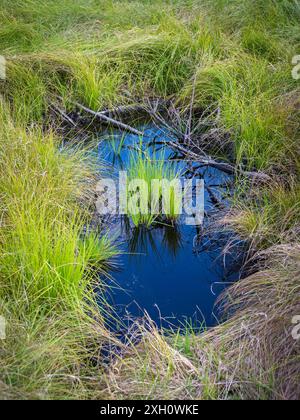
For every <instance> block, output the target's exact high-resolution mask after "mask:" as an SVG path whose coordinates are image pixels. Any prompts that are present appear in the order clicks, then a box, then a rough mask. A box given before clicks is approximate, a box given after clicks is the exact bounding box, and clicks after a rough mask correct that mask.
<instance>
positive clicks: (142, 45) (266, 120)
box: [0, 0, 300, 399]
mask: <svg viewBox="0 0 300 420" xmlns="http://www.w3.org/2000/svg"><path fill="white" fill-rule="evenodd" d="M299 34H300V3H299V1H298V0H245V1H242V2H241V1H239V0H180V1H179V0H178V1H176V0H174V1H162V0H151V1H150V0H149V1H147V0H139V1H138V0H136V1H127V0H120V1H110V0H76V1H71V0H60V1H54V0H47V1H40V0H39V1H38V0H23V1H20V0H2V1H1V5H0V55H1V56H4V57H5V62H6V79H5V80H0V94H1V97H0V122H1V124H0V175H1V176H0V315H1V316H3V317H5V319H6V320H7V331H6V337H7V338H6V340H1V341H0V353H1V358H0V396H1V398H3V399H8V398H13V399H31V398H32V399H55V398H59V399H72V398H79V399H107V398H118V399H119V398H120V399H123V398H148V399H149V398H150V399H151V398H157V399H159V398H162V399H164V398H166V399H168V398H179V399H186V398H197V399H253V398H254V399H297V398H299V395H300V390H299V383H300V382H299V375H300V369H299V366H300V352H299V341H297V340H294V339H293V337H292V334H291V330H292V328H293V325H292V318H293V317H294V316H295V315H299V313H300V308H299V295H300V284H299V280H300V279H299V262H300V250H299V216H300V189H299V180H300V178H299V170H300V164H299V137H300V136H299V134H300V124H299V121H300V118H299V117H300V99H299V93H300V86H299V80H296V79H295V78H293V77H292V59H293V57H294V56H295V55H297V54H299V53H300V51H299V49H300V37H299ZM161 108H162V109H161ZM128 109H130V113H129V114H130V118H128V112H127V111H128ZM137 109H138V110H141V109H142V110H143V114H144V113H145V112H146V114H147V117H149V119H150V120H151V121H152V122H154V123H155V124H159V125H160V126H164V127H165V129H167V130H168V131H169V132H171V133H172V136H171V137H170V138H169V139H168V143H169V146H171V147H172V148H173V150H177V152H178V153H180V154H181V157H183V158H188V159H191V160H192V161H193V162H194V163H195V162H198V163H199V165H200V166H201V165H202V166H203V165H204V166H205V167H214V168H215V169H216V168H217V169H218V170H219V169H220V170H225V171H226V172H227V173H229V172H230V175H231V176H233V177H234V180H235V190H234V194H233V195H232V197H231V206H230V210H228V211H225V212H223V213H222V217H220V218H219V219H218V221H217V224H218V229H219V230H220V229H221V230H226V229H234V230H235V232H236V233H237V234H238V235H239V237H240V238H241V240H243V241H247V244H248V259H247V269H248V274H249V276H247V277H246V278H244V279H242V280H241V281H238V282H236V283H235V284H234V285H232V286H231V287H229V288H228V289H226V293H225V295H224V296H223V300H222V305H223V309H224V313H225V314H226V319H225V321H224V322H223V323H222V324H221V325H219V326H216V327H214V328H212V329H209V330H208V331H207V332H205V333H202V334H198V333H196V332H195V331H191V330H189V329H187V330H186V333H185V334H182V333H176V332H175V333H173V334H169V335H164V334H163V333H162V332H161V331H160V330H159V329H158V328H157V326H156V325H155V324H153V323H152V322H151V321H148V322H145V323H139V322H136V323H135V325H134V328H133V331H134V334H133V335H132V337H131V338H130V339H129V340H128V341H127V342H126V343H125V344H124V342H120V341H119V340H118V338H117V337H116V336H115V335H114V334H113V332H112V331H111V330H110V329H108V328H107V316H109V315H108V314H109V313H110V308H109V307H108V303H107V302H106V299H105V294H103V293H102V294H101V293H100V294H99V293H98V292H97V293H96V292H95V290H96V289H97V290H99V282H100V286H101V281H102V279H103V278H104V277H105V275H106V271H107V262H108V261H109V262H110V264H116V261H117V260H116V258H117V254H118V253H119V252H120V251H119V250H118V249H117V248H116V247H115V245H114V244H113V243H112V241H111V238H110V237H109V236H108V235H107V233H106V231H105V229H103V227H102V225H101V224H98V225H97V226H96V227H95V223H94V219H93V213H94V208H95V188H96V183H97V180H98V179H99V162H97V161H96V159H93V154H92V153H90V151H91V149H93V147H95V144H92V143H93V140H91V139H92V137H93V136H94V137H95V133H96V134H97V135H99V133H102V134H103V133H107V132H106V131H105V130H104V129H107V126H108V127H110V126H111V125H113V126H114V128H116V126H115V123H113V121H117V122H119V123H121V124H123V125H122V127H123V129H124V130H125V131H126V130H128V129H133V130H134V131H135V132H136V133H137V134H139V133H140V124H139V123H138V122H137V121H136V113H134V112H133V114H134V116H131V111H132V110H137ZM86 110H88V112H87V111H86ZM93 113H94V114H93ZM139 113H140V111H138V114H139ZM112 120H113V121H112ZM124 124H127V126H129V128H128V127H127V128H126V127H125V126H124ZM119 127H120V126H119ZM122 143H123V140H121V141H120V143H114V146H113V147H114V148H115V151H116V152H117V153H116V154H120V153H121V149H122ZM140 153H141V152H140V151H135V153H132V157H131V160H130V165H129V172H130V174H131V176H132V177H136V174H138V175H139V176H140V177H141V178H142V179H144V180H145V181H146V182H147V183H148V182H149V180H151V178H152V177H153V176H154V175H155V176H157V177H158V178H161V177H165V178H167V179H169V178H170V177H171V176H172V177H173V178H174V177H175V178H176V177H177V176H179V172H177V170H174V168H173V167H169V166H168V165H166V164H162V163H161V162H162V161H163V160H162V159H160V156H159V155H157V156H156V158H154V159H153V156H151V159H150V158H149V155H148V156H147V151H146V152H145V153H146V154H144V153H142V155H141V154H140ZM103 166H105V165H103ZM174 171H175V172H174ZM100 175H101V171H100ZM212 194H213V191H212ZM216 200H217V197H216ZM217 201H218V200H217ZM167 219H168V220H167V221H168V222H172V223H173V224H175V223H174V221H176V202H175V201H174V200H173V205H172V206H171V208H170V212H169V214H168V217H167ZM131 220H132V222H133V223H134V225H136V226H139V225H140V224H143V225H146V226H148V227H149V226H150V225H151V224H152V223H153V221H154V220H149V218H146V219H145V215H143V214H138V215H131ZM227 247H230V243H229V244H227ZM249 267H250V269H249ZM100 289H101V287H100ZM136 343H138V344H137V345H135V344H136ZM107 346H109V347H110V348H112V349H114V348H118V353H117V356H118V357H115V358H112V360H111V363H110V364H109V365H107V362H106V361H105V362H104V360H103V357H102V356H103V351H102V350H103V349H106V348H107Z"/></svg>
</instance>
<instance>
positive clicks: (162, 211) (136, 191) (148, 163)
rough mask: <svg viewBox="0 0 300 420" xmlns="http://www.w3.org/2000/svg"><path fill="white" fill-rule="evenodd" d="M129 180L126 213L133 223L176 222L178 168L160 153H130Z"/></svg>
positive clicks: (179, 193) (180, 203) (180, 192)
mask: <svg viewBox="0 0 300 420" xmlns="http://www.w3.org/2000/svg"><path fill="white" fill-rule="evenodd" d="M141 146H142V144H141ZM135 181H137V183H136V184H135ZM140 181H141V182H142V184H141V182H140ZM165 181H166V182H165ZM133 182H134V184H132V183H133ZM130 183H131V184H132V185H134V188H133V187H132V185H131V186H130V188H129V191H128V195H129V197H128V203H129V205H128V215H129V217H130V218H131V220H132V222H133V223H134V225H135V226H139V225H144V226H146V227H150V226H151V225H152V224H153V223H155V222H166V223H174V222H176V220H177V219H178V217H179V216H180V213H181V207H182V191H181V187H180V186H181V180H180V171H179V169H178V168H176V165H174V164H172V163H171V162H167V161H166V158H165V155H164V154H163V153H153V154H150V153H148V152H144V153H143V152H142V151H139V152H136V153H132V155H131V159H130V163H129V168H128V185H130ZM131 203H132V205H131Z"/></svg>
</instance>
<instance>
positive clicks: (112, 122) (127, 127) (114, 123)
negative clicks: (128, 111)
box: [73, 102, 144, 136]
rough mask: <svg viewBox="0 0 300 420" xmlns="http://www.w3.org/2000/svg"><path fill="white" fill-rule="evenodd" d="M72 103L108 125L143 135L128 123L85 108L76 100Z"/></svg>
mask: <svg viewBox="0 0 300 420" xmlns="http://www.w3.org/2000/svg"><path fill="white" fill-rule="evenodd" d="M73 103H74V105H76V106H77V107H78V108H80V109H82V110H83V111H85V112H87V113H88V114H91V115H94V117H96V118H99V119H100V120H101V121H103V122H104V123H106V124H110V125H112V126H114V127H116V128H119V129H121V130H124V131H128V132H130V133H132V134H135V135H137V136H143V135H144V133H142V132H141V131H139V130H136V129H135V128H133V127H130V125H128V124H124V123H122V122H120V121H117V120H115V119H113V118H110V117H107V116H106V115H104V114H102V113H101V112H95V111H93V110H91V109H89V108H87V107H86V106H84V105H81V104H80V103H78V102H73Z"/></svg>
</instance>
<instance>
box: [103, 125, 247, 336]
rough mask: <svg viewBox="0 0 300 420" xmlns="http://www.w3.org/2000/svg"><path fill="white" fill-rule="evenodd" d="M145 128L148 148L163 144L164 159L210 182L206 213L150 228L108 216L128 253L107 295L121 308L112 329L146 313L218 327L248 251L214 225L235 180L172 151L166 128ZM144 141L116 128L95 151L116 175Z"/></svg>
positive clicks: (177, 324) (162, 321)
mask: <svg viewBox="0 0 300 420" xmlns="http://www.w3.org/2000/svg"><path fill="white" fill-rule="evenodd" d="M144 130H145V134H144V138H143V146H144V147H145V145H146V147H147V148H149V149H150V148H153V150H156V152H157V150H159V151H161V149H162V148H163V149H164V157H165V159H166V160H168V161H169V162H174V165H177V166H178V165H180V167H181V168H182V169H185V170H186V171H187V168H188V169H189V170H190V169H191V166H193V165H194V167H196V166H197V171H196V172H195V173H196V174H197V175H196V176H198V177H200V178H202V179H204V182H205V218H204V224H203V226H187V225H186V224H184V223H180V222H179V223H177V224H176V225H175V226H171V225H160V224H157V225H155V226H152V227H150V228H146V227H135V226H133V225H132V224H131V223H130V221H129V220H128V218H125V217H124V216H123V217H121V216H120V217H115V218H114V219H113V220H110V222H109V223H110V224H109V232H110V234H111V236H112V237H113V238H116V239H117V242H118V246H119V247H120V249H121V251H122V253H121V256H120V257H119V259H118V267H117V268H116V269H114V270H112V271H111V272H110V276H109V277H108V278H107V284H108V286H109V287H108V289H107V299H108V301H109V302H110V304H111V306H112V307H113V308H114V311H115V316H114V321H113V322H112V324H113V327H112V328H113V329H115V330H118V331H121V330H122V329H126V328H128V326H129V325H130V324H131V323H132V322H133V320H136V319H137V318H140V317H143V315H145V313H146V314H148V316H149V317H150V318H151V319H152V320H153V321H154V322H155V323H156V324H157V326H159V327H162V328H173V329H178V328H180V329H185V328H198V329H201V328H206V327H211V326H214V325H216V324H217V323H218V322H219V321H220V316H221V314H220V312H219V310H218V308H217V307H215V303H216V301H217V299H218V297H219V296H220V294H221V293H222V292H223V291H224V289H225V288H226V287H228V286H229V285H230V284H232V283H233V282H235V281H237V280H238V279H239V277H240V269H241V267H242V265H243V257H244V252H245V244H243V243H242V242H241V241H240V240H239V239H238V238H237V237H236V235H235V234H234V233H233V232H228V231H224V230H222V229H219V230H218V229H216V228H212V225H213V223H214V222H215V218H216V216H217V215H218V213H219V212H220V207H221V208H222V209H223V210H224V209H226V207H228V206H229V198H230V194H231V192H232V188H233V186H234V185H233V179H232V178H231V177H230V176H229V175H227V174H225V173H223V172H221V171H219V170H216V169H213V168H210V167H202V168H201V167H199V164H197V162H194V163H192V164H191V163H190V164H189V165H188V166H187V162H185V161H182V160H180V158H178V154H177V153H176V152H174V150H172V149H169V148H168V147H166V146H165V145H162V144H163V141H164V140H165V137H166V133H165V132H164V131H163V130H161V129H158V128H156V127H154V126H147V127H145V128H144ZM140 141H141V140H140V139H139V138H138V137H137V136H135V135H132V134H127V135H124V134H123V135H122V134H119V133H114V136H113V137H111V136H109V135H108V136H107V137H104V139H103V140H101V141H100V142H99V145H98V150H97V151H96V150H95V153H97V155H98V158H99V163H100V164H101V166H102V167H103V164H105V166H106V168H107V169H106V172H107V173H108V174H110V175H113V176H117V174H118V171H119V170H126V168H127V167H128V162H129V159H130V154H132V150H133V149H134V148H135V147H136V145H138V144H140ZM147 145H149V146H147ZM186 173H188V172H186ZM195 173H194V175H193V176H195ZM228 243H230V247H228ZM225 247H227V248H229V249H227V252H224V249H225Z"/></svg>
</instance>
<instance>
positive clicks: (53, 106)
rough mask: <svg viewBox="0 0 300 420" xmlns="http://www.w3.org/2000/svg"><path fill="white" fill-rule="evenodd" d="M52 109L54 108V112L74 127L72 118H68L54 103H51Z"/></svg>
mask: <svg viewBox="0 0 300 420" xmlns="http://www.w3.org/2000/svg"><path fill="white" fill-rule="evenodd" d="M51 107H52V109H53V110H54V112H56V113H57V114H59V115H60V116H61V117H62V119H63V120H64V121H67V122H68V123H69V124H71V125H72V126H73V127H76V124H75V122H74V121H73V120H72V118H70V117H69V116H68V115H67V114H66V113H65V112H64V111H63V110H62V109H60V108H59V107H58V106H56V105H55V104H51Z"/></svg>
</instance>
